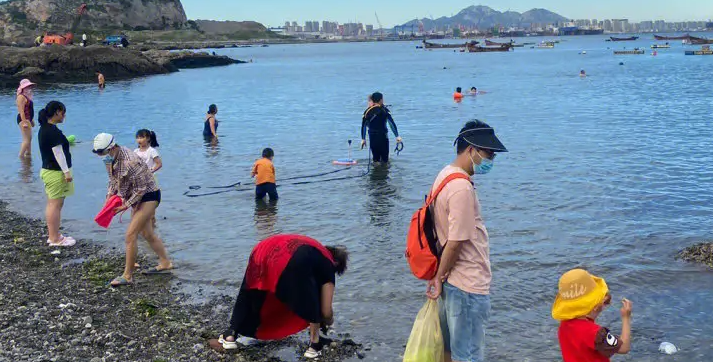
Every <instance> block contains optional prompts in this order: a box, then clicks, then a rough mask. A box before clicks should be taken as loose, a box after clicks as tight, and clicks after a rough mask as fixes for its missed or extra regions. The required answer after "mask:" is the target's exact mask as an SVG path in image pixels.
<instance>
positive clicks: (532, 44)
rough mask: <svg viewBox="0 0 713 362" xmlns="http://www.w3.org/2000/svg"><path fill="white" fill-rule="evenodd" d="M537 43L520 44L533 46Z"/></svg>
mask: <svg viewBox="0 0 713 362" xmlns="http://www.w3.org/2000/svg"><path fill="white" fill-rule="evenodd" d="M535 44H537V43H522V45H535Z"/></svg>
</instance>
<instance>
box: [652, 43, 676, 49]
mask: <svg viewBox="0 0 713 362" xmlns="http://www.w3.org/2000/svg"><path fill="white" fill-rule="evenodd" d="M651 49H671V45H669V44H668V43H666V44H654V45H652V46H651Z"/></svg>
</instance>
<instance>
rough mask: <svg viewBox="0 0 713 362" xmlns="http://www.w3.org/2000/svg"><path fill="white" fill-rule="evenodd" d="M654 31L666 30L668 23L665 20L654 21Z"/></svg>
mask: <svg viewBox="0 0 713 362" xmlns="http://www.w3.org/2000/svg"><path fill="white" fill-rule="evenodd" d="M653 30H654V31H664V30H666V22H665V21H663V20H656V21H654V29H653Z"/></svg>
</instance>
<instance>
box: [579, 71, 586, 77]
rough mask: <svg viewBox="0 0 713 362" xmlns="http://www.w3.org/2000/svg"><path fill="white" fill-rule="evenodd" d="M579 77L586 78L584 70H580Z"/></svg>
mask: <svg viewBox="0 0 713 362" xmlns="http://www.w3.org/2000/svg"><path fill="white" fill-rule="evenodd" d="M579 76H580V77H582V78H585V77H586V76H587V72H585V71H584V69H582V70H581V71H580V72H579Z"/></svg>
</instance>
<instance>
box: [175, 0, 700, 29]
mask: <svg viewBox="0 0 713 362" xmlns="http://www.w3.org/2000/svg"><path fill="white" fill-rule="evenodd" d="M182 2H183V6H184V8H185V10H186V13H187V15H188V18H190V19H211V20H236V21H242V20H254V21H258V22H260V23H263V24H264V25H266V26H282V25H284V23H285V21H287V20H289V21H297V22H299V23H300V24H304V22H305V21H307V20H315V21H322V20H330V21H337V22H340V23H345V22H353V21H358V22H362V23H364V24H374V25H375V26H377V25H378V24H377V23H376V17H375V16H374V12H376V13H378V15H379V19H380V20H381V23H382V24H383V26H384V27H392V26H394V25H400V24H403V23H406V22H407V21H409V20H412V19H414V18H424V17H426V18H428V17H431V16H433V17H434V18H439V17H441V16H451V15H455V14H456V13H458V12H459V11H460V10H462V9H464V8H466V7H468V6H471V5H486V6H490V7H491V8H493V9H495V10H498V11H506V10H508V9H509V10H512V11H518V12H524V11H527V10H530V9H532V8H545V9H547V10H550V11H554V12H556V13H558V14H560V15H562V16H565V17H568V18H572V19H612V18H627V19H630V20H631V21H641V20H667V21H684V20H708V19H713V0H677V1H672V0H597V1H581V0H579V1H578V0H490V1H486V0H484V1H481V2H473V1H468V0H449V1H446V2H445V3H441V2H440V1H433V0H357V1H350V0H346V1H345V0H336V1H335V0H257V1H255V0H253V1H250V2H248V1H246V0H182Z"/></svg>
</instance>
